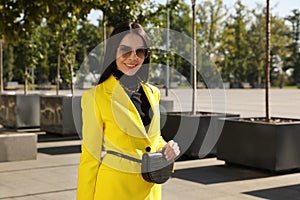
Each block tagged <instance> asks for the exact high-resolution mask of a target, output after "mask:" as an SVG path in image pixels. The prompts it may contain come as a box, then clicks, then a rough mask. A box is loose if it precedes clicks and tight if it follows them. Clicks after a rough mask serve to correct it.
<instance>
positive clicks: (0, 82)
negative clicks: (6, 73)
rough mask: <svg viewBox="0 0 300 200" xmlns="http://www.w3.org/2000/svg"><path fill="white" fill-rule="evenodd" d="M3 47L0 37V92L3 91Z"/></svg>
mask: <svg viewBox="0 0 300 200" xmlns="http://www.w3.org/2000/svg"><path fill="white" fill-rule="evenodd" d="M2 52H3V48H2V39H0V93H2V92H3V84H4V83H3V53H2Z"/></svg>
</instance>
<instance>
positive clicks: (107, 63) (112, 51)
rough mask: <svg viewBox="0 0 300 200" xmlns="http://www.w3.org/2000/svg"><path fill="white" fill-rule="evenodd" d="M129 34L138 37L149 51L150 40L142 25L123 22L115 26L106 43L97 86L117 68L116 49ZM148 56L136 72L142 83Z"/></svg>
mask: <svg viewBox="0 0 300 200" xmlns="http://www.w3.org/2000/svg"><path fill="white" fill-rule="evenodd" d="M129 33H135V34H137V35H139V36H140V37H141V38H142V39H143V40H144V43H145V45H146V47H147V48H149V49H150V40H149V37H148V35H147V34H146V32H145V31H144V29H143V27H142V25H140V24H139V23H136V22H130V21H127V22H123V23H122V24H120V25H119V26H117V27H116V28H115V29H114V30H113V32H112V33H111V35H110V38H109V39H108V40H107V41H106V50H105V56H104V61H103V66H102V74H101V76H100V80H99V82H98V84H101V83H103V82H104V81H105V80H106V79H108V78H109V77H110V75H111V74H112V72H113V70H114V69H115V68H116V67H117V65H116V54H117V48H118V46H119V44H120V42H121V40H122V39H123V38H124V37H125V35H127V34H129ZM149 57H150V56H148V57H147V58H145V60H144V62H143V65H144V66H142V67H141V68H140V69H139V70H138V71H137V75H138V76H139V77H140V78H141V79H142V81H146V80H147V78H148V73H149V63H150V58H149Z"/></svg>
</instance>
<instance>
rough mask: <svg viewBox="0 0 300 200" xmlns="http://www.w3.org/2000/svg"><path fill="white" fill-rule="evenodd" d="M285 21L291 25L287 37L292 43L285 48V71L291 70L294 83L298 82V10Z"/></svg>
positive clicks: (299, 60) (299, 42)
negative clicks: (287, 54)
mask: <svg viewBox="0 0 300 200" xmlns="http://www.w3.org/2000/svg"><path fill="white" fill-rule="evenodd" d="M286 20H287V21H288V22H290V23H291V29H292V30H291V32H290V33H289V36H290V37H291V38H292V42H291V43H290V44H289V45H288V46H287V48H288V50H289V51H290V55H289V56H288V57H287V58H286V66H285V68H286V69H293V78H294V83H295V84H297V83H299V82H300V10H293V11H292V14H291V15H289V16H288V17H287V18H286Z"/></svg>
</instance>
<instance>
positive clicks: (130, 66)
mask: <svg viewBox="0 0 300 200" xmlns="http://www.w3.org/2000/svg"><path fill="white" fill-rule="evenodd" d="M125 65H126V67H128V68H130V69H132V68H135V67H136V66H137V64H126V63H125Z"/></svg>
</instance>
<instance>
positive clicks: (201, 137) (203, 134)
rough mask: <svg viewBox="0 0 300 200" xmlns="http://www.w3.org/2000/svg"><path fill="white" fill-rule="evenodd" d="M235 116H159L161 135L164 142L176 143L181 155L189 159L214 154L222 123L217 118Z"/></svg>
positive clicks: (186, 114)
mask: <svg viewBox="0 0 300 200" xmlns="http://www.w3.org/2000/svg"><path fill="white" fill-rule="evenodd" d="M238 116H239V115H235V114H224V113H223V114H222V113H210V112H197V115H194V116H193V115H191V114H190V113H188V112H168V113H162V114H161V134H162V136H163V138H164V139H165V140H166V141H169V140H171V139H174V140H175V141H176V142H178V144H179V146H180V148H181V153H182V154H184V156H187V157H189V158H203V157H205V156H207V155H208V154H216V143H217V141H218V139H219V136H220V134H221V130H222V127H223V123H224V122H220V121H219V120H218V119H219V118H224V117H238Z"/></svg>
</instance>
